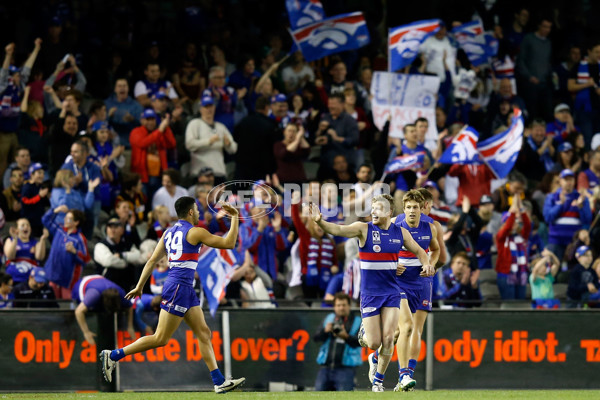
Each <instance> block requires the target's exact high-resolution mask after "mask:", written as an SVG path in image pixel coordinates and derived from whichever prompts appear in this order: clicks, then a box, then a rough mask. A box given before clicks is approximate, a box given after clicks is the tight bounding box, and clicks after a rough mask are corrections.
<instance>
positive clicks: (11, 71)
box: [8, 65, 21, 75]
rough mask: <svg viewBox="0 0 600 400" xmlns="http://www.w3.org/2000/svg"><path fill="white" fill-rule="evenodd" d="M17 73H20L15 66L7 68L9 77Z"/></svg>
mask: <svg viewBox="0 0 600 400" xmlns="http://www.w3.org/2000/svg"><path fill="white" fill-rule="evenodd" d="M17 72H21V69H20V68H19V67H17V66H16V65H11V66H10V67H8V73H9V74H10V75H13V74H16V73H17Z"/></svg>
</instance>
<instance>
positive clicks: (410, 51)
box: [388, 19, 441, 72]
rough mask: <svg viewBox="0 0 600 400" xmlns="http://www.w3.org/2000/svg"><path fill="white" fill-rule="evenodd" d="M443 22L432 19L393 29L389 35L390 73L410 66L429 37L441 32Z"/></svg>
mask: <svg viewBox="0 0 600 400" xmlns="http://www.w3.org/2000/svg"><path fill="white" fill-rule="evenodd" d="M440 24H441V21H440V20H439V19H430V20H424V21H417V22H413V23H411V24H408V25H402V26H398V27H396V28H391V29H390V31H389V34H388V51H389V59H390V72H395V71H398V70H399V69H401V68H404V67H406V66H407V65H410V64H411V63H412V62H413V61H414V60H415V58H416V57H417V54H418V53H419V48H420V47H421V45H422V44H423V42H424V41H425V39H427V38H428V37H429V36H431V35H433V34H434V33H436V32H437V31H439V30H440Z"/></svg>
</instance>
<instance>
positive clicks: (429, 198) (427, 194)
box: [417, 188, 433, 201]
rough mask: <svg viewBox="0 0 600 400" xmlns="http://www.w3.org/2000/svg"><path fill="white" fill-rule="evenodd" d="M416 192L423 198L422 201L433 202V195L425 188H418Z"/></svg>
mask: <svg viewBox="0 0 600 400" xmlns="http://www.w3.org/2000/svg"><path fill="white" fill-rule="evenodd" d="M417 192H419V194H420V195H421V196H422V197H423V200H424V201H433V195H432V194H431V192H430V191H429V190H427V189H426V188H419V189H417Z"/></svg>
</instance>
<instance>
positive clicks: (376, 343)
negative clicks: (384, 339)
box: [367, 338, 381, 350]
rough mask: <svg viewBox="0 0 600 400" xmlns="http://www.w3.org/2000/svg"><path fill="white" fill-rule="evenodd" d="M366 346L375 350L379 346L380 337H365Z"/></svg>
mask: <svg viewBox="0 0 600 400" xmlns="http://www.w3.org/2000/svg"><path fill="white" fill-rule="evenodd" d="M367 346H368V347H369V348H370V349H371V350H377V349H378V348H379V346H381V340H380V339H371V338H367Z"/></svg>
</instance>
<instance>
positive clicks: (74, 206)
mask: <svg viewBox="0 0 600 400" xmlns="http://www.w3.org/2000/svg"><path fill="white" fill-rule="evenodd" d="M74 183H75V176H74V175H73V171H71V170H69V169H59V170H58V172H57V173H56V177H55V178H54V188H53V189H52V193H51V194H50V207H52V208H57V207H59V206H61V205H63V204H64V205H66V206H67V208H68V209H69V210H79V211H82V212H86V211H92V210H93V208H94V201H95V196H94V190H95V189H96V187H97V186H98V184H99V183H100V178H98V177H97V178H96V179H94V180H92V181H90V182H89V183H88V191H87V192H86V194H85V197H82V196H81V192H79V191H78V190H74V189H73V186H74ZM64 219H65V213H59V214H58V215H57V216H56V222H57V223H58V224H60V225H62V224H63V222H64Z"/></svg>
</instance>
